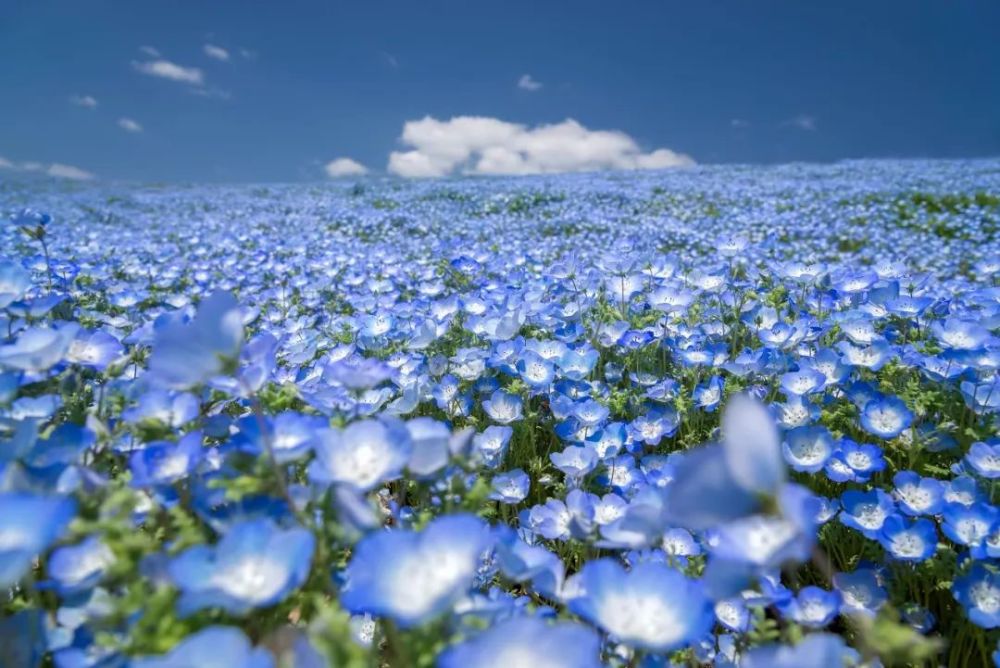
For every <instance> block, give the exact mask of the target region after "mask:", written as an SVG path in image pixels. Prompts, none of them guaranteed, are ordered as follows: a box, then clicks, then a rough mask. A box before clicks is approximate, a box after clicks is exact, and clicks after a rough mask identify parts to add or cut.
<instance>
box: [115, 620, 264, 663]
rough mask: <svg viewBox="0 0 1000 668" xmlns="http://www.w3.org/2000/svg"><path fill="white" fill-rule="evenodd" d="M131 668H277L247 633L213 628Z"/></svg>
mask: <svg viewBox="0 0 1000 668" xmlns="http://www.w3.org/2000/svg"><path fill="white" fill-rule="evenodd" d="M129 666H130V668H194V667H195V666H197V668H274V658H273V657H272V656H271V655H270V654H269V653H268V652H267V651H266V650H264V649H259V648H254V647H253V645H251V644H250V641H249V640H248V639H247V637H246V636H245V635H244V634H243V631H241V630H239V629H237V628H233V627H231V626H209V627H208V628H204V629H202V630H201V631H198V632H197V633H194V634H192V635H190V636H188V637H187V638H185V639H184V640H182V641H181V642H180V643H179V644H178V645H177V646H176V647H174V648H173V649H172V650H171V651H170V652H169V653H167V654H164V655H163V656H156V657H152V656H145V657H138V658H135V659H133V660H132V661H131V662H130V663H129Z"/></svg>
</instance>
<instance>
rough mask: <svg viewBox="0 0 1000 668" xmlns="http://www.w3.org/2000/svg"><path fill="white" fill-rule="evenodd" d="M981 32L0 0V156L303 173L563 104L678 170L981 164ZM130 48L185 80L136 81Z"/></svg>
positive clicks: (966, 10) (989, 23)
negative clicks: (847, 161)
mask: <svg viewBox="0 0 1000 668" xmlns="http://www.w3.org/2000/svg"><path fill="white" fill-rule="evenodd" d="M998 27H1000V2H996V1H994V0H989V1H986V0H984V1H982V2H944V1H942V0H938V1H921V0H912V1H898V2H897V1H889V0H886V1H873V0H866V1H864V2H861V1H855V0H840V1H837V2H805V1H803V0H789V1H787V2H778V1H774V2H700V1H699V2H664V1H661V2H653V1H650V2H627V1H623V2H608V1H607V0H602V1H598V2H591V1H589V0H574V1H572V2H570V1H565V2H558V3H557V2H544V1H542V0H534V1H533V2H521V1H519V0H505V1H504V2H492V3H485V2H478V1H475V2H474V1H453V2H440V1H419V2H418V1H414V0H409V1H406V2H388V1H371V2H350V3H346V2H319V1H305V0H281V1H280V2H278V1H276V0H275V1H269V2H256V1H253V0H227V1H214V2H213V1H209V0H205V1H197V2H196V1H194V0H190V1H181V0H172V1H171V0H143V1H141V2H139V1H136V0H128V1H124V0H123V1H110V0H105V1H90V0H62V1H56V0H2V2H0V90H2V91H3V95H2V102H0V156H2V157H3V158H4V159H6V160H7V161H8V162H9V163H11V164H12V165H13V167H12V168H9V169H8V171H11V170H13V171H16V170H17V169H19V168H20V166H21V165H23V164H24V163H26V162H33V161H37V162H39V163H43V164H51V163H62V164H67V165H73V166H77V167H79V168H81V169H84V170H87V171H89V172H93V173H95V174H97V175H99V176H100V177H102V178H109V179H129V180H147V181H148V180H193V181H208V180H211V181H220V180H221V181H295V180H310V179H322V178H324V171H323V165H324V164H326V163H327V162H328V161H329V160H331V159H333V158H336V157H341V156H347V157H350V158H352V159H354V160H357V161H359V162H361V163H363V164H364V165H366V166H368V167H369V168H370V169H372V170H373V171H376V172H378V171H384V170H385V168H386V164H387V159H388V155H389V153H390V152H391V151H393V150H400V148H401V146H400V135H401V132H402V129H403V124H404V123H405V122H406V121H412V120H416V119H420V118H422V117H424V116H426V115H431V116H433V117H435V118H438V119H442V120H444V119H448V118H450V117H453V116H459V115H478V116H489V117H495V118H498V119H502V120H504V121H510V122H515V123H521V124H525V125H526V126H534V125H536V124H544V123H557V122H560V121H563V120H564V119H567V118H573V119H576V120H577V121H579V123H581V124H583V125H584V126H586V127H587V128H589V129H592V130H599V129H600V130H605V129H617V130H620V131H622V132H624V133H627V134H628V135H629V136H630V137H632V138H633V139H634V140H635V142H637V143H638V145H639V146H640V147H641V148H642V149H643V150H646V151H648V150H652V149H656V148H661V147H666V148H669V149H672V150H674V151H678V152H683V153H686V154H688V155H690V156H691V157H692V158H694V159H695V160H697V161H698V162H702V163H716V162H763V163H767V162H786V161H796V160H808V161H827V160H835V159H839V158H858V157H971V156H992V155H1000V38H998V36H997V35H998V33H997V29H998ZM206 44H211V45H216V46H218V47H221V48H222V49H224V50H226V51H227V52H228V54H229V60H228V61H222V60H218V59H216V58H212V57H211V56H210V55H209V54H207V53H206V51H205V45H206ZM143 46H150V47H154V48H155V49H156V50H157V51H158V52H159V54H160V56H159V59H162V60H166V61H169V62H172V63H175V64H178V65H181V66H183V67H186V68H197V69H198V70H200V71H201V77H202V79H203V81H202V83H200V84H197V83H190V82H189V83H185V82H183V81H174V80H171V79H168V78H163V77H156V76H150V75H148V74H144V73H143V72H141V71H140V70H139V69H137V67H141V64H142V63H148V62H151V61H154V60H157V58H154V57H153V56H150V55H149V54H147V53H144V52H143V51H141V50H140V48H141V47H143ZM217 55H219V54H217ZM137 63H139V65H137ZM525 74H528V75H530V77H531V80H532V81H533V82H539V83H540V84H541V87H540V88H538V89H536V90H528V89H526V88H523V87H519V86H518V81H519V80H520V79H521V77H522V75H525ZM180 76H185V77H189V78H190V77H191V76H193V75H192V74H191V73H190V72H188V73H187V74H181V75H180ZM73 96H92V97H93V98H94V99H95V100H96V101H97V106H96V107H95V108H89V107H87V106H81V105H80V104H78V102H80V100H79V99H77V100H76V102H77V103H74V102H73V101H71V97H73ZM122 119H131V120H132V121H134V122H135V123H137V124H138V125H139V126H141V128H142V130H141V131H140V132H134V131H132V132H130V131H128V129H126V127H125V126H128V125H129V124H128V123H127V122H123V121H122ZM132 129H133V130H135V129H137V128H135V127H134V126H133V127H132ZM3 174H4V172H3V171H0V178H2V177H3Z"/></svg>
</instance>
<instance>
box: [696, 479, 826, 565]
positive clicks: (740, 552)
mask: <svg viewBox="0 0 1000 668" xmlns="http://www.w3.org/2000/svg"><path fill="white" fill-rule="evenodd" d="M778 501H779V505H780V509H781V511H782V512H781V514H780V515H750V516H748V517H741V518H738V519H735V520H732V521H730V522H727V523H725V524H723V525H721V526H719V527H718V528H717V529H716V530H715V532H714V540H713V544H712V545H711V552H712V555H713V556H715V557H716V558H719V559H722V560H724V561H727V562H730V563H743V564H751V565H752V566H754V567H756V568H765V569H766V568H778V567H780V566H782V565H784V564H785V563H787V562H795V561H799V562H801V561H805V560H807V559H808V558H809V555H810V554H811V553H812V550H813V546H814V545H815V542H816V536H815V531H816V519H815V518H816V511H817V507H818V505H819V502H818V500H817V499H816V497H814V496H813V495H812V494H811V493H810V492H809V491H808V490H806V489H805V488H804V487H800V486H798V485H794V484H787V485H785V486H784V488H783V489H782V490H781V492H780V494H779V498H778Z"/></svg>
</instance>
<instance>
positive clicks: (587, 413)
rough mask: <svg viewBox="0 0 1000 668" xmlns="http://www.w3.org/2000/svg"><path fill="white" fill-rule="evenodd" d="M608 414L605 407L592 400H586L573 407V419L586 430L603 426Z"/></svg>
mask: <svg viewBox="0 0 1000 668" xmlns="http://www.w3.org/2000/svg"><path fill="white" fill-rule="evenodd" d="M608 412H609V411H608V407H607V406H605V405H604V404H602V403H601V402H599V401H595V400H594V399H587V400H585V401H581V402H579V403H577V404H574V406H573V417H575V418H576V419H577V420H578V421H579V422H580V424H581V425H583V426H584V427H587V428H588V429H592V428H594V427H598V426H600V425H602V424H604V421H605V420H607V418H608Z"/></svg>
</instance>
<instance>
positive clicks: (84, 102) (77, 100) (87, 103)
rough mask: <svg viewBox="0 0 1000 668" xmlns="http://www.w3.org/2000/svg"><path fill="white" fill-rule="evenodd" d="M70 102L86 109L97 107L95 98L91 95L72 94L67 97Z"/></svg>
mask: <svg viewBox="0 0 1000 668" xmlns="http://www.w3.org/2000/svg"><path fill="white" fill-rule="evenodd" d="M69 101H70V103H71V104H75V105H76V106H78V107H85V108H87V109H96V108H97V99H96V98H95V97H94V96H93V95H73V96H72V97H70V98H69Z"/></svg>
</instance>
